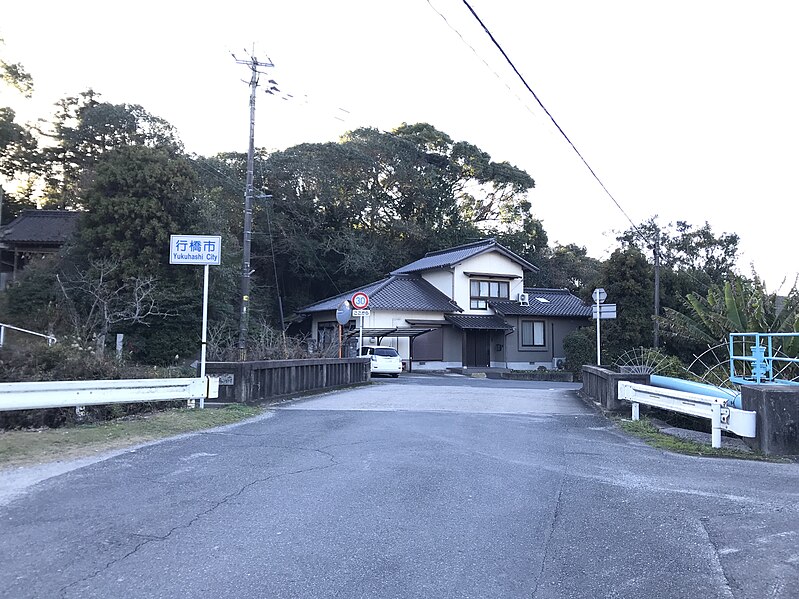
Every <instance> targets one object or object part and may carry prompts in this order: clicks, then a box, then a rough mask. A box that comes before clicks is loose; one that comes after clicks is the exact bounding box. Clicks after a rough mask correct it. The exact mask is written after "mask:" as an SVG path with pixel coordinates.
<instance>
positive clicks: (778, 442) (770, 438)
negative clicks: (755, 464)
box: [741, 385, 799, 455]
mask: <svg viewBox="0 0 799 599" xmlns="http://www.w3.org/2000/svg"><path fill="white" fill-rule="evenodd" d="M741 407H742V408H743V409H744V410H750V411H754V412H757V425H756V426H757V429H756V434H757V436H756V437H755V438H754V439H746V438H744V441H745V442H746V443H747V444H748V445H749V446H750V447H753V448H755V449H758V450H760V451H762V452H763V453H767V454H773V455H799V386H794V385H744V386H743V387H742V388H741Z"/></svg>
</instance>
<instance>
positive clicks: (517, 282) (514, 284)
mask: <svg viewBox="0 0 799 599" xmlns="http://www.w3.org/2000/svg"><path fill="white" fill-rule="evenodd" d="M467 272H471V273H481V274H486V275H488V274H494V275H498V276H501V275H511V276H513V277H516V278H513V279H510V298H509V299H515V298H516V297H518V294H519V293H522V292H523V291H524V276H523V275H524V271H523V270H522V267H521V266H520V265H519V264H517V263H516V262H514V261H513V260H511V259H510V258H507V257H505V256H503V255H502V254H500V253H499V252H488V253H486V254H480V255H479V256H473V257H472V258H469V259H467V260H464V261H463V262H461V263H459V264H457V265H456V266H455V277H454V280H455V285H454V287H455V296H454V297H453V299H454V300H455V301H456V302H457V304H458V305H459V306H460V307H461V308H463V310H464V313H466V314H491V313H492V312H493V311H492V310H472V309H471V308H470V307H469V305H470V303H471V301H470V300H471V291H470V288H469V275H467V274H466V273H467Z"/></svg>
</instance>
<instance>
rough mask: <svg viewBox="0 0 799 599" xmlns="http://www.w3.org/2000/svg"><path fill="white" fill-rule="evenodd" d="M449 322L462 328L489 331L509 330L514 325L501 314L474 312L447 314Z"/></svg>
mask: <svg viewBox="0 0 799 599" xmlns="http://www.w3.org/2000/svg"><path fill="white" fill-rule="evenodd" d="M444 318H446V319H447V320H448V321H449V322H451V323H452V324H454V325H455V326H456V327H458V328H460V329H482V330H487V331H509V330H510V329H512V328H513V327H512V326H511V325H509V324H508V323H507V322H505V319H504V318H502V317H501V316H496V315H492V316H474V315H472V314H447V315H445V316H444Z"/></svg>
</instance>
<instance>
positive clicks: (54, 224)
mask: <svg viewBox="0 0 799 599" xmlns="http://www.w3.org/2000/svg"><path fill="white" fill-rule="evenodd" d="M80 214H81V213H80V212H73V211H69V210H25V211H23V212H22V214H20V215H19V216H18V217H17V218H15V219H14V220H12V221H11V222H10V223H8V224H7V225H5V226H4V227H0V289H3V288H4V287H5V286H6V285H7V284H8V283H9V282H10V281H13V280H15V279H16V277H17V274H18V273H19V271H20V270H22V269H23V268H25V264H26V262H28V261H29V260H31V259H32V258H36V257H42V256H45V255H47V254H54V253H56V252H57V251H58V250H59V249H61V246H63V245H64V243H66V241H67V240H68V239H69V237H70V236H71V235H72V234H73V233H74V232H75V230H76V229H77V226H78V219H79V218H80Z"/></svg>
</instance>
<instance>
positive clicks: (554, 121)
mask: <svg viewBox="0 0 799 599" xmlns="http://www.w3.org/2000/svg"><path fill="white" fill-rule="evenodd" d="M462 1H463V3H464V4H465V5H466V8H468V9H469V12H470V13H472V16H473V17H474V18H475V19H476V20H477V22H478V23H480V26H481V27H482V28H483V31H485V32H486V34H487V35H488V37H489V38H490V39H491V41H492V42H493V43H494V45H495V46H496V47H497V49H498V50H499V51H500V53H501V54H502V56H503V57H504V58H505V60H506V61H507V63H508V64H509V65H510V67H511V68H512V69H513V72H514V73H516V75H517V77H519V80H521V82H522V84H523V85H524V87H525V88H526V89H527V91H529V92H530V94H532V96H533V98H535V101H536V102H537V103H538V105H539V106H540V107H541V109H542V110H543V111H544V112H545V113H546V115H547V116H548V117H549V120H551V121H552V124H553V125H555V127H556V128H557V130H558V131H559V132H560V134H561V135H562V136H563V139H565V140H566V141H567V142H568V143H569V145H570V146H571V147H572V149H573V150H574V152H575V153H576V154H577V156H579V157H580V160H582V162H583V164H584V165H585V166H586V168H587V169H588V170H589V171H590V173H591V174H592V175H593V177H594V179H596V181H597V183H599V185H600V186H601V187H602V189H603V190H604V191H605V193H606V194H607V196H608V197H609V198H610V199H611V200H613V203H614V204H615V205H616V207H617V208H618V209H619V210H620V211H621V213H622V214H623V215H624V216H625V218H626V219H627V220H628V221H630V224H631V225H632V227H633V229H634V230H635V232H636V233H638V235H639V236H641V238H642V239H644V240H645V238H644V236H643V234H642V233H641V231H640V230H639V229H638V227H637V226H636V224H635V223H634V222H633V219H631V218H630V216H629V215H628V214H627V212H626V211H625V210H624V208H622V207H621V204H619V202H618V201H616V198H614V197H613V194H612V193H610V191H609V190H608V188H607V187H605V184H604V183H603V182H602V180H601V179H600V178H599V176H598V175H597V174H596V173H595V172H594V169H592V168H591V165H590V164H588V161H587V160H586V159H585V158H584V157H583V155H582V154H581V153H580V151H579V150H578V149H577V146H575V145H574V143H572V140H571V139H569V136H568V135H566V132H565V131H564V130H563V129H562V128H561V126H560V125H559V124H558V122H557V121H556V120H555V117H553V116H552V114H551V113H550V112H549V110H547V109H546V107H545V106H544V103H543V102H541V99H540V98H539V97H538V95H537V94H536V93H535V92H534V91H533V88H532V87H530V84H528V83H527V81H526V80H525V78H524V77H523V76H522V74H521V73H520V72H519V69H517V68H516V65H515V64H513V61H512V60H511V59H510V57H509V56H508V54H507V53H506V52H505V50H504V49H503V48H502V46H501V45H500V43H499V42H498V41H497V40H496V38H495V37H494V35H493V34H492V33H491V31H490V30H489V29H488V27H487V26H486V24H485V23H483V21H482V19H481V18H480V17H479V16H478V14H477V13H476V12H475V10H474V8H472V6H471V5H470V4H469V2H467V0H462Z"/></svg>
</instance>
